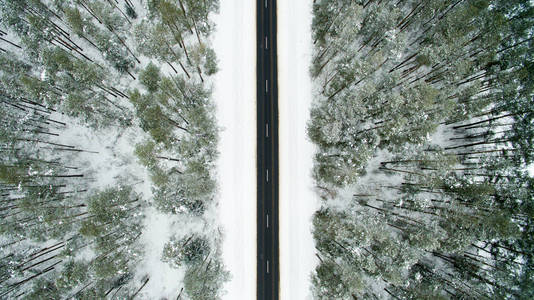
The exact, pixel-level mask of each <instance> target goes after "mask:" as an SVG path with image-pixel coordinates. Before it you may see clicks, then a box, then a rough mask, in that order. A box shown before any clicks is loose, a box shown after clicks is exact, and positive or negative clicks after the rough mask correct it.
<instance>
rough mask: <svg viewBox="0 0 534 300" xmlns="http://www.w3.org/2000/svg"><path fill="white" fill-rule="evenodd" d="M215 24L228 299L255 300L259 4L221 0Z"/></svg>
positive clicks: (220, 190)
mask: <svg viewBox="0 0 534 300" xmlns="http://www.w3.org/2000/svg"><path fill="white" fill-rule="evenodd" d="M213 20H214V21H215V24H217V27H216V32H215V33H214V35H213V36H214V43H213V46H214V49H215V53H216V54H217V58H218V66H219V72H218V73H217V75H216V78H215V90H214V94H213V96H214V100H215V104H216V105H217V119H218V120H217V121H218V124H219V126H220V127H221V129H222V130H221V132H220V141H219V152H220V157H219V161H218V178H217V180H218V185H219V194H218V197H219V199H218V202H219V219H220V222H221V225H222V227H223V230H224V232H223V262H224V264H225V265H226V267H227V268H228V271H230V273H231V279H230V281H229V282H228V283H227V284H226V285H225V289H226V290H227V294H226V295H224V299H254V298H256V176H255V174H256V142H255V141H256V88H255V85H256V27H255V24H256V5H255V1H245V0H243V1H236V0H221V1H220V14H219V15H216V16H215V17H214V18H213Z"/></svg>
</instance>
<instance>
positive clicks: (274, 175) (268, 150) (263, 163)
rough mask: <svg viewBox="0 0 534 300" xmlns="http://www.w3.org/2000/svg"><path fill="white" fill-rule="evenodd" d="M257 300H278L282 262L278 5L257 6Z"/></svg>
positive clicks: (271, 0)
mask: <svg viewBox="0 0 534 300" xmlns="http://www.w3.org/2000/svg"><path fill="white" fill-rule="evenodd" d="M257 39H258V41H257V122H258V123H257V130H258V132H257V145H258V150H257V153H258V155H257V159H258V162H257V163H258V166H257V170H258V174H257V176H258V179H257V180H258V197H257V198H258V200H257V201H258V204H257V207H258V248H257V249H258V258H257V267H258V273H257V280H258V282H257V298H258V300H277V299H278V294H279V277H280V275H279V260H278V85H277V68H276V63H277V62H276V1H275V0H258V2H257Z"/></svg>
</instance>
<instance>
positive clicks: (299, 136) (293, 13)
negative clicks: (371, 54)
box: [277, 0, 318, 300]
mask: <svg viewBox="0 0 534 300" xmlns="http://www.w3.org/2000/svg"><path fill="white" fill-rule="evenodd" d="M277 5H278V11H277V14H278V86H279V97H278V98H279V100H278V103H279V135H280V150H279V151H280V298H281V299H288V300H289V299H311V294H310V287H311V285H310V275H311V272H312V271H313V269H314V267H315V265H316V263H317V262H316V258H315V246H314V241H313V236H312V233H311V230H312V224H311V218H312V214H313V213H314V211H315V210H316V209H317V208H318V200H317V196H316V195H315V193H314V191H313V180H312V178H311V169H312V165H313V153H314V147H313V145H312V143H311V142H310V141H309V140H308V138H307V135H306V122H307V120H308V117H309V109H310V103H311V99H312V96H311V91H312V89H311V78H310V75H309V65H310V61H311V50H312V43H311V21H312V6H311V5H312V2H311V1H307V0H292V1H279V2H278V4H277Z"/></svg>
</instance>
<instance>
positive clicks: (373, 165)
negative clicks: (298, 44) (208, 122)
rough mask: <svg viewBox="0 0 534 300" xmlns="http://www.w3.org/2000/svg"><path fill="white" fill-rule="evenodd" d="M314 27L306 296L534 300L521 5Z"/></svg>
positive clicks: (528, 33) (527, 36)
mask: <svg viewBox="0 0 534 300" xmlns="http://www.w3.org/2000/svg"><path fill="white" fill-rule="evenodd" d="M313 14H314V16H313V24H312V35H313V38H312V41H313V48H314V49H313V51H314V52H313V59H312V64H311V74H312V80H313V87H314V91H313V95H314V102H313V107H312V109H311V119H310V122H309V123H308V135H309V138H310V139H311V140H312V141H313V143H314V144H315V145H316V146H317V153H316V156H315V158H314V169H313V177H314V180H315V185H316V191H317V193H318V195H319V196H320V198H321V207H320V209H319V210H318V211H316V213H315V214H314V217H313V235H314V239H315V243H316V257H317V259H318V265H317V267H316V268H315V271H314V272H313V274H312V275H311V278H312V284H313V288H312V289H313V295H314V297H315V298H316V299H353V300H355V299H533V298H534V274H533V267H534V260H533V255H534V227H533V225H534V224H533V214H534V200H533V196H534V178H533V177H532V174H529V172H528V170H529V167H531V166H532V163H533V161H532V160H533V154H534V152H533V142H534V141H533V138H534V122H533V117H534V111H533V107H534V106H533V86H534V60H533V54H534V49H533V48H534V47H533V33H534V4H533V2H532V1H529V0H506V1H503V0H469V1H467V0H437V1H435V0H390V1H387V0H386V1H383V0H314V1H313Z"/></svg>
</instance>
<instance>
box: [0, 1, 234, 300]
mask: <svg viewBox="0 0 534 300" xmlns="http://www.w3.org/2000/svg"><path fill="white" fill-rule="evenodd" d="M217 10H218V1H217V0H17V1H13V0H0V68H1V69H0V77H1V79H0V80H1V83H0V114H1V115H2V118H1V124H0V152H1V153H2V155H1V163H0V189H1V197H0V214H1V221H0V251H1V253H0V298H1V299H15V298H17V299H19V298H22V299H67V298H68V299H71V298H74V299H105V298H107V299H133V298H134V297H137V298H144V299H147V298H154V297H156V296H155V295H154V294H153V293H152V294H151V293H149V292H148V291H147V289H148V287H150V286H151V284H157V282H155V281H158V279H155V280H154V279H152V276H156V275H159V276H160V278H161V277H162V276H163V278H164V279H165V280H166V282H167V281H169V282H170V283H172V284H173V286H174V287H175V290H176V293H175V294H173V295H170V296H169V297H170V298H172V299H219V297H220V295H221V293H222V288H221V287H222V284H223V283H224V282H225V281H226V280H227V277H228V272H227V271H226V269H225V267H224V265H223V264H222V260H221V250H220V243H221V239H222V235H221V231H220V229H219V226H218V224H217V220H216V218H215V213H214V211H216V206H217V205H216V201H215V193H216V189H217V183H216V181H215V174H214V164H215V160H216V158H217V141H218V131H219V129H218V128H217V125H216V123H215V117H214V105H213V103H212V99H211V90H212V75H213V74H215V73H216V72H217V62H216V57H215V53H214V51H213V50H212V48H211V47H210V43H211V41H210V33H211V32H212V31H213V29H214V24H213V23H212V21H211V20H210V17H211V15H210V14H212V13H215V12H217ZM154 220H156V221H154ZM162 220H170V221H169V222H170V223H171V224H172V227H173V228H176V230H175V231H174V232H171V233H169V234H168V235H169V237H168V238H166V239H165V240H163V241H162V242H161V245H160V247H159V248H158V249H156V250H154V249H153V247H152V246H153V245H152V246H151V241H153V240H157V239H158V234H160V232H161V230H159V228H157V227H156V228H153V227H151V226H154V224H157V223H158V222H163V221H162ZM152 261H156V262H160V263H162V264H163V265H164V266H167V267H168V268H170V269H172V270H178V271H179V272H178V271H177V272H178V273H177V274H181V275H180V277H173V276H168V277H169V278H165V274H160V273H162V272H164V270H163V269H160V268H158V266H159V265H157V264H155V263H154V264H153V263H152ZM173 275H174V274H173ZM156 292H157V291H156ZM157 299H160V297H157Z"/></svg>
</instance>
